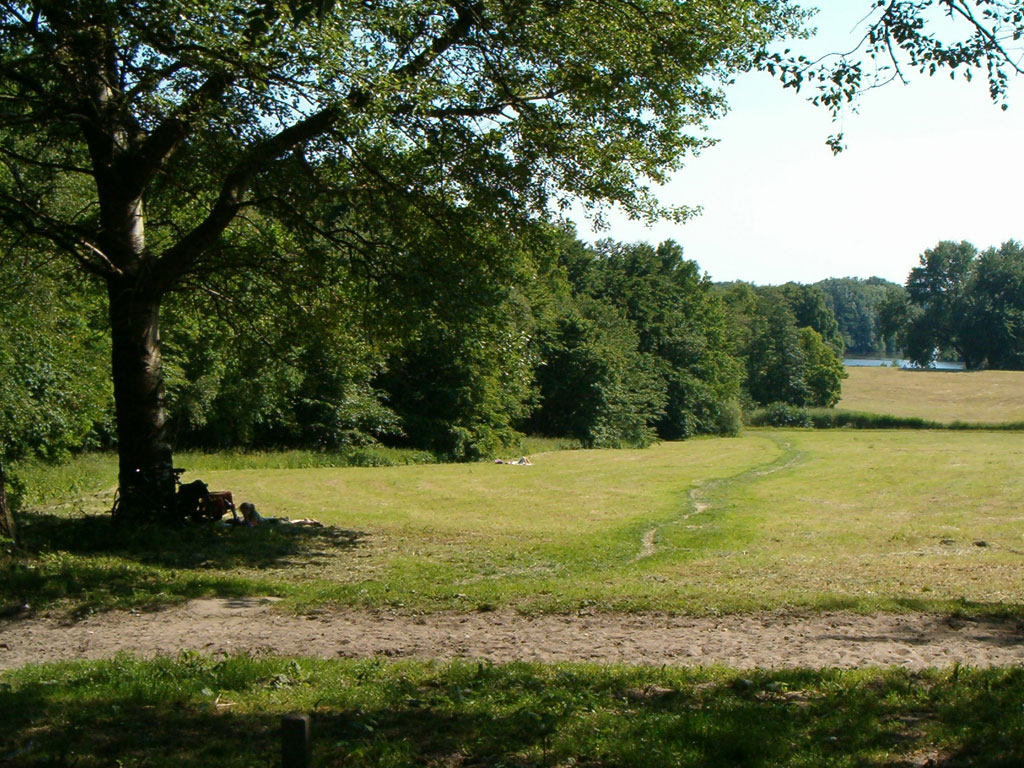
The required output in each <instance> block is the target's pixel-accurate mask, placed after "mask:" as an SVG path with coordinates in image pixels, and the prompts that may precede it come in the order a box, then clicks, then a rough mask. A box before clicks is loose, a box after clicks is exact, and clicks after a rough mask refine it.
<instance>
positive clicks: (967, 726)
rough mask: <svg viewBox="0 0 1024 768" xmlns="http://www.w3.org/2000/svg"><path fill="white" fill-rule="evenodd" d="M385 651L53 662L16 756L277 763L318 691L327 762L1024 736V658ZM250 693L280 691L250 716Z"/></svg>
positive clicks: (18, 715) (656, 755)
mask: <svg viewBox="0 0 1024 768" xmlns="http://www.w3.org/2000/svg"><path fill="white" fill-rule="evenodd" d="M374 664H377V662H376V661H372V660H371V661H366V662H359V663H358V664H352V663H348V669H349V670H350V672H351V671H353V670H355V671H358V670H362V672H364V673H365V678H363V677H361V676H360V675H355V676H353V675H351V674H348V675H345V676H344V680H345V682H344V687H345V690H344V691H338V690H337V689H336V688H334V689H332V687H331V686H330V685H321V684H319V683H318V681H317V677H318V673H326V675H327V676H328V677H334V676H333V674H332V667H330V666H329V665H328V664H320V665H319V666H317V667H316V668H315V671H314V672H313V673H312V674H310V673H309V672H307V671H306V670H305V669H304V668H305V667H306V665H307V662H305V661H302V662H295V661H287V660H280V659H260V660H255V659H241V658H234V659H228V660H225V661H223V662H218V663H213V662H212V661H210V660H202V659H199V660H198V663H197V660H196V659H195V658H192V657H189V658H186V659H185V660H184V661H182V660H180V659H179V660H178V661H177V662H174V661H165V662H138V661H134V660H125V659H121V660H120V661H119V660H114V661H112V662H104V663H100V664H95V665H91V666H86V665H78V666H71V665H68V666H65V667H63V668H41V669H39V670H35V672H34V673H32V674H30V675H24V676H22V678H21V679H20V680H18V682H17V683H15V684H14V685H9V684H8V685H7V690H3V689H4V686H5V684H4V683H0V691H2V692H3V694H4V695H3V696H0V717H2V720H3V722H5V724H6V725H7V726H8V727H7V728H6V729H5V731H4V732H2V733H0V766H8V765H10V766H14V765H18V766H21V765H25V766H30V765H79V766H83V768H84V767H87V766H93V765H95V766H99V765H113V764H120V765H125V766H142V765H147V766H152V767H154V768H159V767H160V766H178V765H218V766H222V767H223V768H231V767H232V766H243V765H244V766H251V765H277V764H278V762H277V761H278V755H280V735H279V734H280V732H279V722H280V716H281V714H283V713H284V712H287V711H289V710H290V709H294V708H295V707H296V705H299V706H301V705H302V704H301V703H302V702H305V703H306V704H305V705H306V706H307V707H309V710H310V711H311V712H312V733H313V743H314V765H317V766H333V765H363V766H375V765H381V766H383V765H388V766H404V765H409V766H413V765H434V766H483V765H488V766H497V765H504V766H510V767H511V766H519V767H522V768H525V767H526V766H547V765H553V764H554V765H568V764H578V765H587V766H621V767H622V768H625V767H626V766H637V767H638V768H639V766H644V768H659V767H660V766H666V767H667V766H679V765H700V766H708V767H710V768H715V767H718V766H722V767H724V766H735V765H744V766H755V767H756V766H765V767H767V766H786V765H809V764H811V765H824V766H827V765H844V766H845V765H881V764H885V765H889V766H906V767H907V768H909V767H910V766H920V765H923V764H925V765H927V764H932V765H936V764H938V765H943V766H948V768H953V767H954V766H966V765H971V766H1009V765H1017V764H1019V763H1018V762H1015V761H1016V760H1017V759H1018V758H1019V755H1020V753H1021V752H1020V751H1021V749H1024V727H1022V726H1021V724H1020V723H1019V722H1017V721H1016V720H1014V721H1012V722H1011V721H1009V720H1007V716H1006V713H1007V711H1009V710H1012V709H1019V708H1020V704H1021V693H1020V688H1021V683H1022V682H1024V679H1022V672H1021V671H1020V670H991V671H976V672H973V673H971V676H970V678H968V677H967V676H965V677H964V678H962V679H960V680H958V679H955V678H953V677H951V676H949V675H945V676H943V675H940V674H935V673H932V674H930V675H911V674H905V673H901V672H876V673H874V674H873V675H872V676H864V675H861V676H855V677H853V678H852V679H850V678H847V679H844V678H843V677H842V675H841V673H837V672H834V671H828V670H825V671H821V672H814V671H796V672H789V673H767V672H766V673H757V674H755V675H752V678H753V679H743V678H741V677H719V678H718V679H717V680H715V681H713V682H712V681H701V680H700V679H699V677H700V673H699V672H698V673H690V675H691V679H689V680H686V681H680V679H679V678H680V676H681V675H680V673H678V672H674V671H672V670H660V671H659V670H646V671H630V670H619V671H615V670H611V671H596V672H595V671H594V669H593V668H588V669H587V670H585V671H584V672H583V673H582V674H575V673H573V672H571V671H570V672H568V673H566V672H565V671H564V669H563V670H561V671H560V670H555V669H552V668H542V667H534V666H532V665H529V666H528V665H507V666H503V667H483V666H482V667H481V672H480V675H479V676H473V675H472V674H466V671H465V670H466V667H464V668H463V670H462V671H461V672H460V671H458V670H455V671H454V672H453V671H451V670H450V669H445V668H437V669H436V670H435V672H434V673H432V674H431V675H429V676H428V677H426V678H425V679H424V678H422V677H421V678H419V679H418V680H416V681H415V682H414V681H412V680H410V679H407V678H405V677H404V675H403V674H402V672H401V669H402V668H401V667H400V666H389V665H378V666H376V667H374V666H373V665H374ZM103 665H105V666H103ZM684 674H686V673H684ZM413 675H414V676H415V675H416V672H415V670H414V671H413ZM27 677H31V678H32V679H25V678H27ZM334 679H335V685H336V684H337V682H338V679H337V678H334ZM250 697H254V698H250ZM247 699H250V700H255V701H260V702H262V705H261V706H259V707H257V708H256V711H255V712H252V713H250V714H238V713H237V710H236V709H235V708H234V707H235V702H238V701H245V700H247ZM922 755H928V756H929V757H927V758H926V759H925V760H922V759H920V758H921V756H922ZM928 760H931V762H927V761H928Z"/></svg>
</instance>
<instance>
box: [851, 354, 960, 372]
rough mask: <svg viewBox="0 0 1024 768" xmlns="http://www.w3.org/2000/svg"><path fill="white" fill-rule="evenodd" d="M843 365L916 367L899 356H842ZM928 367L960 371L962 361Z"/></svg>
mask: <svg viewBox="0 0 1024 768" xmlns="http://www.w3.org/2000/svg"><path fill="white" fill-rule="evenodd" d="M843 365H848V366H850V367H851V368H863V367H872V368H880V367H882V366H887V367H890V368H917V366H916V365H914V364H913V363H912V362H910V361H909V360H903V359H901V358H881V357H845V358H843ZM929 369H931V370H936V371H962V370H964V364H963V363H944V362H941V361H940V362H937V363H932V364H931V365H930V366H929Z"/></svg>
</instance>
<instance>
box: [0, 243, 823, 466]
mask: <svg viewBox="0 0 1024 768" xmlns="http://www.w3.org/2000/svg"><path fill="white" fill-rule="evenodd" d="M476 245H477V247H484V246H485V245H486V240H485V239H481V240H480V241H478V242H477V243H476ZM498 245H500V254H499V253H498V250H497V248H498ZM423 247H424V248H425V247H426V245H424V246H423ZM433 247H437V244H436V242H435V244H434V246H433ZM495 249H496V250H495V252H494V253H493V254H492V255H493V258H494V259H495V261H500V262H502V263H503V264H504V265H505V266H504V267H503V268H502V270H501V272H500V273H498V272H492V273H491V274H488V275H487V276H486V278H484V277H480V278H477V282H476V283H475V284H474V283H472V282H470V281H472V280H474V277H473V273H472V272H469V271H464V273H463V274H462V275H460V276H459V278H458V279H457V280H456V282H457V281H462V284H463V286H464V288H462V289H460V295H455V294H454V293H452V294H447V300H446V299H445V296H446V294H445V287H444V286H445V285H448V284H449V282H450V281H453V280H455V278H453V277H452V276H450V275H445V276H444V279H443V280H441V279H440V278H437V277H435V276H432V275H431V272H430V270H425V271H424V272H422V273H421V274H419V275H416V276H413V275H410V274H408V273H406V274H403V275H402V283H401V284H398V283H389V285H388V289H387V291H384V292H382V291H380V290H379V289H378V288H376V287H375V285H374V282H375V281H372V280H368V279H366V278H361V277H360V276H359V275H358V273H353V274H347V275H345V276H342V275H338V274H334V275H331V276H329V279H328V277H326V276H324V277H321V276H317V279H314V280H309V281H306V282H304V283H298V282H295V281H293V280H291V279H283V280H271V279H264V280H259V281H256V280H253V279H249V280H242V281H227V282H224V283H223V284H221V283H215V284H214V285H212V286H211V287H210V290H208V291H204V292H201V293H197V292H190V293H180V294H174V295H172V296H171V297H169V299H168V300H167V302H166V304H165V307H164V323H163V339H162V341H163V349H164V350H165V352H166V353H167V355H168V358H169V360H168V362H167V364H166V365H165V377H166V378H165V385H166V389H167V392H168V401H167V407H166V410H167V424H166V430H167V432H168V434H169V435H170V437H171V439H173V440H174V442H175V443H176V444H178V445H183V446H196V447H207V448H226V447H267V446H287V445H302V446H315V447H321V448H342V447H346V446H358V445H363V444H367V443H370V442H384V443H388V444H402V445H413V446H418V447H422V448H426V449H430V450H434V451H437V452H440V453H444V454H448V455H450V456H453V457H457V458H474V457H479V456H482V455H487V454H493V453H494V452H497V451H500V450H502V448H504V447H507V446H509V445H512V444H514V443H515V441H516V440H517V438H518V436H519V434H520V433H521V432H522V431H528V432H533V433H541V434H548V435H556V436H567V437H572V438H575V439H577V440H579V441H580V442H581V443H583V444H586V445H593V446H613V445H627V444H628V445H644V444H647V443H650V442H651V441H652V440H654V439H659V438H660V439H683V438H686V437H689V436H692V435H697V434H708V433H731V432H734V431H736V429H738V427H739V424H740V410H741V408H742V407H743V406H749V405H754V404H764V403H767V402H772V401H776V400H779V401H785V402H791V403H794V404H799V405H831V404H833V403H834V402H835V400H836V399H837V398H838V394H839V377H840V376H841V365H840V363H839V358H838V354H837V353H838V351H839V349H840V348H841V340H839V339H838V336H837V332H836V324H835V320H834V317H833V316H832V313H831V311H830V310H828V309H827V307H826V306H825V304H824V300H823V297H822V295H821V292H820V291H818V290H817V289H812V288H811V287H804V286H795V285H789V286H784V287H782V288H777V289H766V288H754V287H752V286H749V285H746V284H736V285H733V286H729V287H728V288H727V289H723V287H722V286H715V285H713V284H712V283H711V282H710V281H709V280H708V279H707V277H706V276H703V275H701V273H700V271H699V268H698V266H697V265H696V264H695V263H694V262H692V261H688V260H686V259H685V258H684V255H683V252H682V249H681V248H680V247H679V246H678V245H677V244H675V243H672V242H666V243H662V244H661V245H659V246H657V247H653V246H650V245H647V244H642V243H641V244H629V245H626V244H621V243H615V242H613V241H604V242H601V243H599V244H598V245H596V246H588V245H586V244H584V243H582V242H581V241H579V240H577V239H576V238H575V237H574V235H573V234H572V232H571V231H570V230H567V229H565V228H562V227H556V226H551V225H535V226H532V227H529V228H527V229H524V230H520V232H519V234H518V235H517V236H516V237H506V238H505V239H504V240H502V241H500V243H498V242H497V241H495ZM445 256H446V259H445V263H446V264H447V265H448V266H449V267H450V268H452V269H458V268H459V267H458V254H457V253H456V252H455V251H453V250H448V249H446V251H445ZM403 258H404V260H405V261H407V262H409V261H413V258H414V257H413V256H412V255H411V254H409V255H406V256H405V257H403ZM0 278H2V280H3V281H4V282H5V283H6V284H7V285H8V286H10V287H11V289H12V290H11V292H10V293H9V294H8V295H7V297H6V305H7V306H8V307H9V311H8V313H7V318H8V320H9V324H8V329H9V331H8V332H7V333H5V334H4V336H3V337H2V339H0V381H2V382H4V386H3V387H2V388H0V425H2V427H3V429H2V432H0V434H3V435H4V436H5V438H4V439H5V445H4V453H5V455H6V456H8V457H11V458H19V457H24V456H27V455H42V456H56V455H60V454H61V453H62V452H67V451H68V450H75V449H79V448H82V447H88V446H90V445H92V446H110V445H112V444H113V443H114V441H115V439H116V433H115V430H114V427H113V424H114V413H113V407H112V397H113V392H112V388H111V386H110V381H109V374H108V372H107V368H106V359H107V357H108V355H109V354H110V346H109V340H108V336H107V333H106V324H107V320H106V317H105V315H104V313H103V296H102V294H101V293H100V292H99V291H98V290H95V289H92V290H90V289H89V288H88V286H80V288H79V290H78V291H76V292H75V293H68V292H66V291H64V290H63V284H62V282H61V280H60V276H59V275H51V276H47V275H46V273H45V271H44V272H42V273H38V272H37V273H34V274H32V275H31V276H29V275H28V273H26V272H25V271H24V270H23V269H21V268H20V265H18V264H16V263H10V262H8V263H4V264H2V265H0ZM432 279H433V280H438V281H439V282H440V283H441V284H440V285H433V286H431V285H425V284H424V283H425V282H426V281H429V280H432ZM19 281H20V282H19ZM22 283H23V284H22ZM465 287H469V288H470V290H471V292H472V293H471V297H470V298H466V297H464V296H462V295H461V290H465ZM822 332H824V334H823V333H822ZM825 338H828V339H829V340H830V343H826V341H825V340H824V339H825Z"/></svg>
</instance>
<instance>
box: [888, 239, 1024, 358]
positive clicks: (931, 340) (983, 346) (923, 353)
mask: <svg viewBox="0 0 1024 768" xmlns="http://www.w3.org/2000/svg"><path fill="white" fill-rule="evenodd" d="M879 312H880V321H881V327H882V331H883V332H884V333H885V334H886V335H888V336H889V337H890V338H893V339H895V340H896V341H897V343H898V344H899V345H900V346H901V347H902V348H903V349H904V351H905V354H906V356H907V357H908V358H909V359H910V360H912V361H913V362H915V363H916V364H918V365H921V366H927V365H929V364H930V363H931V362H932V361H933V360H935V359H936V357H949V358H953V359H957V360H962V361H963V362H964V364H965V365H966V366H967V368H968V369H978V368H998V369H1006V370H1022V369H1024V247H1022V246H1021V244H1020V243H1018V242H1016V241H1013V240H1010V241H1008V242H1005V243H1003V244H1002V245H1001V246H999V247H998V248H995V247H991V248H988V249H987V250H985V251H981V252H979V251H978V249H977V248H975V247H974V246H973V245H972V244H971V243H968V242H966V241H961V242H959V243H957V242H952V241H943V242H941V243H939V244H938V245H936V246H935V247H934V248H930V249H928V250H926V251H925V252H924V253H923V254H922V255H921V257H920V264H919V266H917V267H914V269H912V270H911V271H910V275H909V276H908V277H907V283H906V290H905V291H902V292H898V291H893V292H890V293H889V294H888V296H887V298H886V300H885V301H884V302H883V303H882V305H881V306H880V310H879Z"/></svg>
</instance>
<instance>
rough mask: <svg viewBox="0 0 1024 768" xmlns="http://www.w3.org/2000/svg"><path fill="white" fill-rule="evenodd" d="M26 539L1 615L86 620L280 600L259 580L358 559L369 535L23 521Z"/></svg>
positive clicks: (4, 565) (7, 575) (42, 518)
mask: <svg viewBox="0 0 1024 768" xmlns="http://www.w3.org/2000/svg"><path fill="white" fill-rule="evenodd" d="M19 533H20V538H21V542H20V544H21V546H20V549H19V550H18V551H17V552H12V553H9V554H6V555H4V554H0V608H3V607H4V606H10V607H12V609H16V608H17V606H21V605H25V604H27V605H30V606H32V607H33V608H41V607H45V606H47V605H51V604H53V603H56V602H58V601H70V603H72V604H73V606H74V610H75V611H76V612H77V613H82V612H88V611H91V610H95V609H104V608H126V607H130V606H138V605H149V604H154V603H166V602H169V601H173V600H176V599H190V598H194V597H201V596H206V595H217V596H221V597H241V596H247V595H257V594H273V593H274V591H275V590H274V589H273V587H271V586H269V582H268V581H267V579H264V578H261V577H259V576H258V575H257V576H254V575H253V574H252V571H253V570H256V571H258V572H263V571H270V570H271V569H275V568H283V567H287V566H292V565H298V566H301V565H309V564H316V563H322V562H327V561H330V560H331V559H334V558H338V557H343V556H345V555H346V554H348V553H351V552H353V551H354V550H355V549H357V548H358V547H359V546H360V542H361V541H362V540H363V539H364V537H365V535H366V534H364V533H362V532H360V531H354V530H346V529H342V528H336V527H331V526H323V527H317V526H299V525H288V524H277V525H273V524H267V525H261V526H257V527H256V528H249V527H246V526H221V525H217V524H203V525H192V524H185V525H181V526H178V527H168V526H162V525H135V526H115V525H112V524H111V522H110V518H109V517H99V516H78V517H61V516H56V515H51V514H45V513H31V512H29V513H25V514H22V515H21V516H20V519H19ZM236 569H244V570H245V571H247V574H242V573H232V571H235V570H236Z"/></svg>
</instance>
